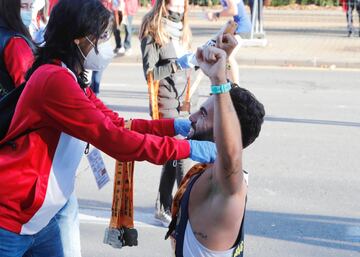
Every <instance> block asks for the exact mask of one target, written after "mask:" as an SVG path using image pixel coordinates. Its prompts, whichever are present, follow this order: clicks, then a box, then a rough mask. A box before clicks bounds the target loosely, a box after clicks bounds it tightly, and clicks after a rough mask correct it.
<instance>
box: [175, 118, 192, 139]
mask: <svg viewBox="0 0 360 257" xmlns="http://www.w3.org/2000/svg"><path fill="white" fill-rule="evenodd" d="M174 128H175V135H182V136H184V137H186V136H187V135H188V134H189V132H190V128H191V121H190V120H189V119H174Z"/></svg>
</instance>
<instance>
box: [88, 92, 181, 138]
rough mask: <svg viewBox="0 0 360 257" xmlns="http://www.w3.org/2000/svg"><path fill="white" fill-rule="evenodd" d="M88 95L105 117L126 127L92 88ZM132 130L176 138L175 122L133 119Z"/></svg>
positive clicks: (170, 120) (122, 120)
mask: <svg viewBox="0 0 360 257" xmlns="http://www.w3.org/2000/svg"><path fill="white" fill-rule="evenodd" d="M86 95H87V96H88V98H89V99H90V101H91V102H92V103H93V104H94V105H95V107H96V108H97V109H99V110H100V111H101V112H102V113H103V114H104V115H105V116H107V117H109V119H110V120H111V121H112V122H113V123H114V124H115V125H116V126H120V127H124V124H125V123H124V119H123V118H121V117H119V114H118V113H117V112H114V111H113V110H111V109H109V108H108V107H106V105H105V104H104V103H103V102H102V101H101V100H100V99H99V98H97V97H96V95H95V94H94V92H93V91H92V90H91V88H90V87H88V88H86ZM131 130H133V131H136V132H139V133H141V134H152V135H157V136H171V137H173V136H175V128H174V120H173V119H162V120H143V119H133V120H132V122H131Z"/></svg>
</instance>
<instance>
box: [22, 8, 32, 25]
mask: <svg viewBox="0 0 360 257" xmlns="http://www.w3.org/2000/svg"><path fill="white" fill-rule="evenodd" d="M20 15H21V20H22V22H23V23H24V25H25V26H26V27H27V28H28V27H29V26H30V24H31V17H32V14H31V11H29V10H22V9H21V11H20Z"/></svg>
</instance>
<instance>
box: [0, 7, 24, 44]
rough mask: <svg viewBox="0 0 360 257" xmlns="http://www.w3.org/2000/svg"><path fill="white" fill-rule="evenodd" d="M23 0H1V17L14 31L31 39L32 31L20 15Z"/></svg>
mask: <svg viewBox="0 0 360 257" xmlns="http://www.w3.org/2000/svg"><path fill="white" fill-rule="evenodd" d="M20 9H21V0H0V18H1V19H2V20H3V22H4V23H5V24H6V26H8V28H9V29H11V30H12V31H14V32H17V33H19V34H21V35H23V36H24V37H26V38H27V39H29V40H31V36H30V33H29V31H28V29H27V28H26V26H25V25H24V23H23V22H22V20H21V16H20Z"/></svg>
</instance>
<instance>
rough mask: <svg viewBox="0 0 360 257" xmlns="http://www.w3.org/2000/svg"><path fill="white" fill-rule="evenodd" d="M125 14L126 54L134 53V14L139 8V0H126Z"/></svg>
mask: <svg viewBox="0 0 360 257" xmlns="http://www.w3.org/2000/svg"><path fill="white" fill-rule="evenodd" d="M124 4H125V5H124V14H123V20H122V22H123V24H124V27H125V39H124V48H125V56H130V55H132V49H131V38H132V34H133V27H132V23H133V19H134V16H135V14H136V12H137V10H138V9H139V2H138V0H124Z"/></svg>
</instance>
